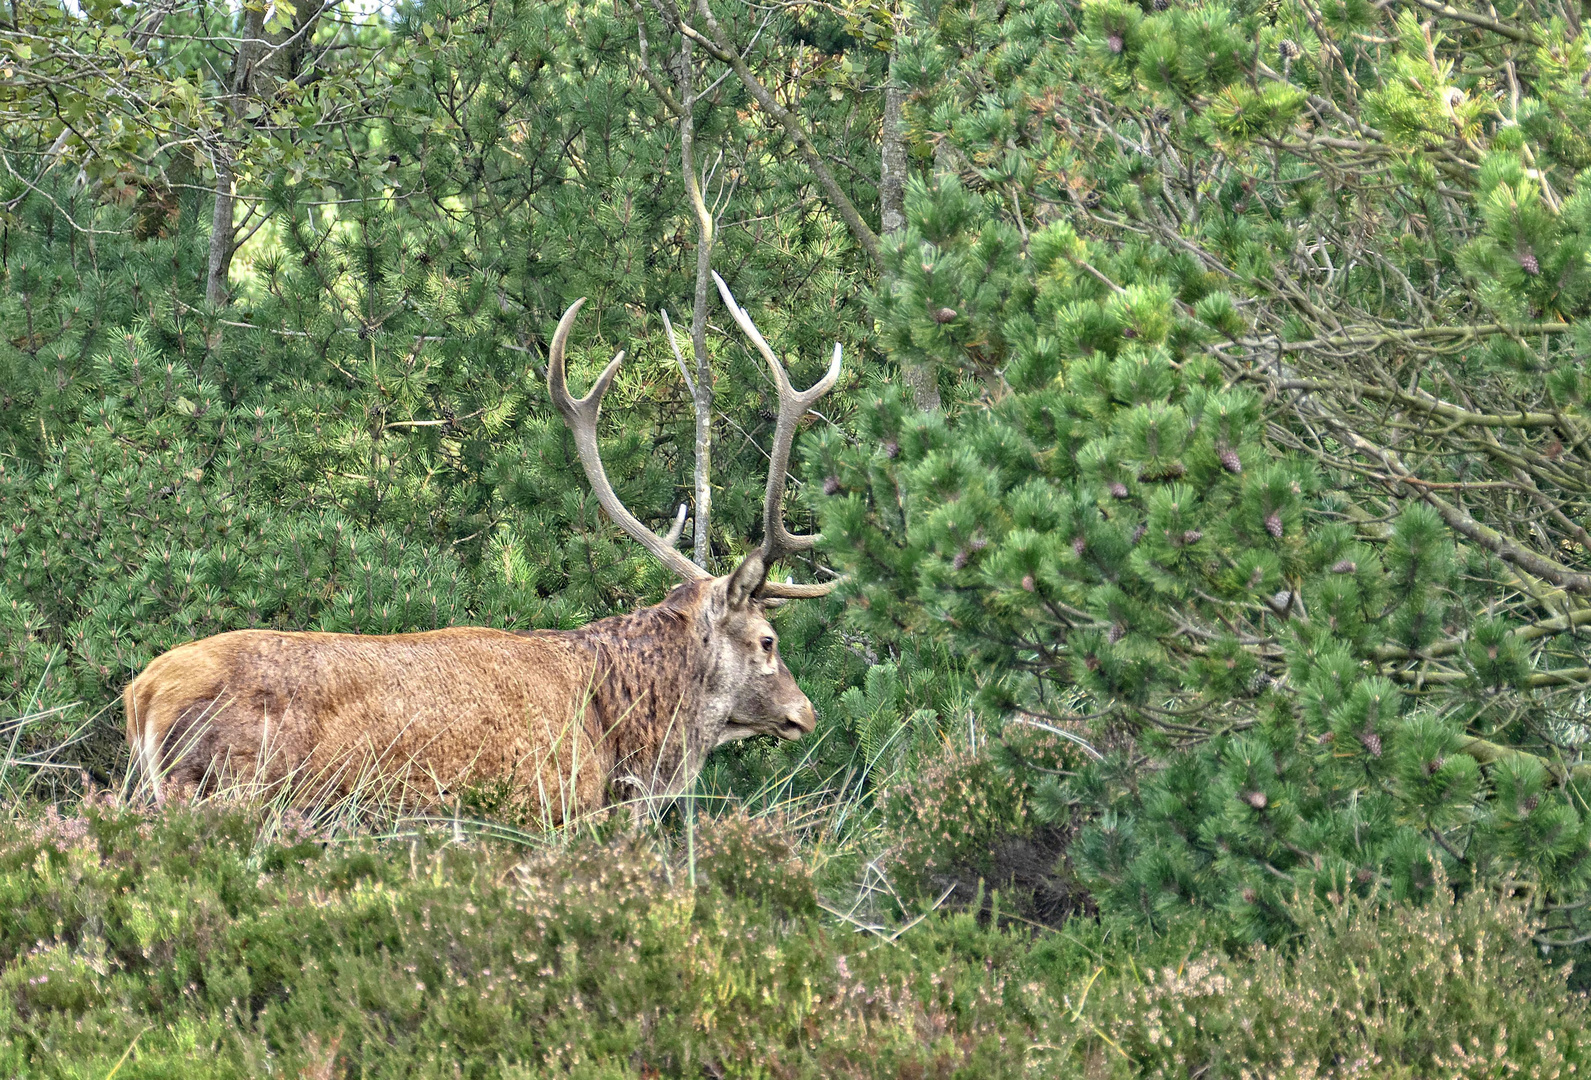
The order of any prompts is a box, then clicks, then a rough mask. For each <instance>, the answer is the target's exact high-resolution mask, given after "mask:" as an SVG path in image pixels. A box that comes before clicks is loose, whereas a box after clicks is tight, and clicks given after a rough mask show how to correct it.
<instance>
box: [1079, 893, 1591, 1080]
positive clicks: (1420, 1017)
mask: <svg viewBox="0 0 1591 1080" xmlns="http://www.w3.org/2000/svg"><path fill="white" fill-rule="evenodd" d="M1295 915H1296V918H1297V920H1298V922H1299V924H1300V926H1301V928H1302V934H1301V937H1300V939H1299V940H1298V941H1297V942H1296V944H1294V945H1293V946H1292V947H1281V948H1269V947H1254V948H1253V949H1251V950H1249V951H1246V952H1244V953H1241V954H1239V955H1236V956H1231V955H1227V954H1224V953H1222V952H1219V951H1215V950H1208V951H1198V950H1194V949H1190V950H1189V953H1188V954H1186V959H1185V960H1183V961H1182V962H1179V963H1174V964H1166V965H1165V966H1160V967H1146V968H1145V969H1144V971H1143V972H1142V976H1141V978H1135V979H1121V980H1118V981H1115V982H1114V983H1111V984H1108V985H1107V986H1105V987H1104V988H1103V991H1102V990H1101V988H1096V989H1095V991H1094V997H1093V999H1092V1000H1093V1002H1094V1003H1095V1004H1097V1007H1098V1010H1099V1011H1098V1013H1097V1018H1096V1019H1095V1021H1094V1022H1095V1023H1096V1024H1097V1025H1098V1031H1099V1033H1100V1035H1101V1037H1102V1038H1106V1039H1109V1040H1110V1042H1109V1043H1108V1044H1107V1045H1108V1046H1112V1047H1114V1053H1113V1055H1112V1056H1114V1057H1115V1058H1116V1059H1117V1064H1118V1065H1119V1066H1120V1067H1121V1072H1122V1074H1123V1075H1135V1076H1151V1077H1186V1076H1202V1077H1208V1078H1211V1080H1214V1078H1216V1077H1274V1076H1289V1077H1356V1076H1377V1077H1380V1076H1442V1077H1483V1076H1484V1077H1491V1076H1532V1077H1549V1076H1568V1075H1574V1074H1576V1073H1577V1072H1578V1071H1579V1070H1582V1069H1584V1068H1585V1066H1586V1064H1587V1062H1588V1061H1591V1033H1588V1032H1587V1031H1586V1030H1585V1028H1586V1023H1587V1019H1588V1013H1587V1008H1586V1000H1585V997H1584V995H1582V994H1579V993H1575V992H1571V991H1569V990H1568V989H1567V987H1566V986H1565V983H1566V980H1567V977H1568V968H1567V966H1566V965H1565V966H1562V967H1558V968H1553V967H1551V966H1549V965H1548V964H1546V963H1544V962H1543V961H1542V959H1541V957H1540V956H1539V954H1538V953H1537V952H1536V949H1535V947H1534V945H1533V943H1532V941H1531V933H1532V928H1531V926H1530V924H1529V922H1528V920H1527V917H1526V911H1525V909H1524V908H1523V907H1522V906H1520V905H1519V904H1516V903H1500V902H1498V901H1497V900H1495V899H1494V898H1493V897H1491V896H1490V895H1488V894H1485V893H1472V894H1471V895H1469V896H1467V897H1465V898H1463V899H1460V900H1458V901H1456V902H1453V903H1448V902H1437V903H1431V904H1427V905H1422V906H1414V905H1409V904H1400V905H1388V906H1376V905H1373V904H1368V903H1364V902H1362V901H1354V902H1351V903H1330V904H1327V905H1325V906H1320V907H1313V908H1302V909H1299V910H1298V911H1296V913H1295ZM1107 1052H1108V1051H1107Z"/></svg>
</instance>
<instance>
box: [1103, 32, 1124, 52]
mask: <svg viewBox="0 0 1591 1080" xmlns="http://www.w3.org/2000/svg"><path fill="white" fill-rule="evenodd" d="M1125 44H1126V42H1124V41H1123V40H1122V37H1121V35H1120V34H1112V35H1110V37H1108V38H1106V39H1105V47H1106V48H1107V49H1109V50H1110V51H1111V52H1112V53H1120V52H1121V50H1122V46H1123V45H1125Z"/></svg>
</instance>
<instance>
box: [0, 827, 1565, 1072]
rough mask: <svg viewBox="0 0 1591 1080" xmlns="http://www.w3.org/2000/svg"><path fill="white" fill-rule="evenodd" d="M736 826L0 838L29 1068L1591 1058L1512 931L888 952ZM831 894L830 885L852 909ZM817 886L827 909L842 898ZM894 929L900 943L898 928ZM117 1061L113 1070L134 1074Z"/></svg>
mask: <svg viewBox="0 0 1591 1080" xmlns="http://www.w3.org/2000/svg"><path fill="white" fill-rule="evenodd" d="M793 839H794V834H792V833H790V832H789V831H788V829H787V828H785V827H781V826H778V825H776V824H775V823H774V822H772V821H771V820H768V819H753V818H747V817H745V816H744V815H729V816H727V817H726V818H725V819H724V820H722V821H719V822H716V823H710V824H707V825H705V826H704V827H703V829H702V830H701V831H700V832H699V833H698V834H697V837H696V843H695V873H696V878H695V880H696V887H695V888H693V887H692V884H691V878H690V858H689V852H688V845H687V844H686V843H685V837H684V835H683V834H672V835H670V834H659V835H641V834H631V835H628V836H615V837H610V838H607V839H604V838H602V837H600V836H595V835H591V836H587V837H585V838H574V837H565V838H563V839H562V840H559V841H556V842H554V843H552V844H550V845H549V846H546V847H544V848H543V849H542V850H541V851H539V852H531V853H527V852H526V851H525V850H524V849H521V848H514V847H510V846H504V845H492V844H486V843H483V842H479V841H474V842H462V843H461V842H459V840H458V838H457V835H456V834H455V833H454V832H453V831H452V830H451V829H444V830H441V831H439V832H437V833H436V834H429V833H424V832H422V833H409V834H405V835H402V836H394V837H392V838H389V839H385V840H377V839H370V838H366V839H352V838H348V837H342V838H334V837H329V836H326V835H323V834H320V833H318V832H316V831H315V830H314V829H313V828H312V827H311V826H310V825H309V824H308V823H306V822H304V821H301V820H298V819H295V818H293V817H292V816H291V815H289V816H288V817H287V818H282V817H280V816H269V815H267V816H264V817H261V816H260V815H258V814H255V813H251V812H248V811H245V810H242V809H236V808H234V809H230V810H227V809H218V808H213V807H211V808H205V807H174V808H171V809H168V810H167V811H165V812H163V813H160V814H144V813H136V812H132V811H129V810H125V809H121V808H119V807H117V806H115V805H114V804H112V803H109V802H106V801H101V800H94V801H91V802H89V803H87V804H85V805H83V806H82V807H80V808H79V809H78V810H76V811H74V812H72V813H71V814H68V815H62V814H61V813H59V812H58V811H55V810H53V809H51V810H46V811H43V812H34V813H33V814H31V815H28V816H25V817H11V818H8V819H7V820H6V821H5V822H3V823H0V903H3V905H4V908H5V910H6V912H7V913H8V914H7V917H6V918H5V919H4V920H0V1070H3V1071H4V1073H5V1075H7V1076H17V1077H59V1078H63V1080H64V1078H67V1077H81V1076H85V1075H91V1076H105V1075H108V1074H109V1073H110V1072H112V1071H113V1070H114V1071H115V1074H116V1075H117V1076H118V1077H120V1078H123V1080H126V1078H129V1077H131V1078H152V1077H177V1076H181V1077H194V1078H198V1077H217V1078H219V1077H254V1076H265V1075H285V1076H344V1075H347V1076H354V1075H358V1076H369V1077H386V1076H412V1077H456V1076H467V1077H487V1076H493V1077H498V1076H501V1077H514V1076H542V1075H550V1074H555V1075H571V1076H585V1077H598V1076H602V1077H656V1076H670V1077H682V1078H683V1077H699V1076H703V1075H706V1076H720V1075H721V1076H768V1077H790V1078H794V1077H803V1076H807V1077H835V1076H845V1077H928V1076H941V1077H968V1078H972V1077H978V1078H983V1077H1000V1076H1011V1077H1016V1076H1026V1075H1032V1074H1034V1073H1035V1072H1036V1073H1037V1074H1039V1075H1058V1076H1067V1075H1078V1074H1083V1075H1090V1076H1100V1077H1118V1076H1119V1077H1128V1076H1137V1075H1165V1076H1187V1075H1195V1074H1196V1075H1203V1076H1210V1077H1219V1076H1230V1077H1236V1076H1243V1075H1247V1076H1277V1075H1293V1076H1299V1077H1306V1076H1333V1077H1337V1076H1341V1077H1346V1076H1355V1075H1410V1076H1424V1075H1441V1076H1445V1077H1446V1076H1452V1077H1482V1076H1494V1075H1497V1074H1498V1073H1497V1070H1498V1069H1499V1068H1506V1069H1509V1070H1517V1075H1524V1076H1552V1075H1569V1074H1571V1073H1573V1072H1575V1071H1576V1070H1578V1069H1582V1068H1584V1067H1585V1065H1586V1059H1587V1057H1588V1056H1591V1037H1588V1036H1587V1034H1586V1031H1585V1028H1586V1021H1587V1019H1588V1017H1587V1010H1586V1006H1585V1001H1584V998H1583V997H1582V996H1581V995H1579V994H1576V993H1572V992H1569V991H1567V990H1566V989H1565V987H1564V984H1563V976H1564V972H1563V970H1561V969H1559V970H1554V969H1552V968H1550V967H1548V966H1547V965H1546V964H1544V963H1543V962H1542V960H1541V959H1540V958H1539V956H1538V955H1537V954H1536V952H1535V950H1534V948H1533V947H1532V945H1531V943H1530V941H1529V932H1530V927H1529V925H1528V923H1527V921H1526V919H1525V917H1524V914H1523V912H1522V910H1521V908H1520V907H1518V906H1517V905H1499V904H1497V903H1496V902H1495V901H1494V900H1492V899H1490V898H1488V897H1487V896H1484V895H1481V894H1475V895H1472V896H1471V897H1469V898H1467V899H1465V900H1463V901H1461V902H1459V903H1457V904H1452V903H1442V904H1433V905H1431V906H1429V907H1426V908H1424V909H1411V908H1395V909H1392V910H1385V909H1381V908H1378V907H1377V906H1375V905H1365V904H1357V903H1356V904H1351V905H1349V906H1338V905H1337V903H1336V902H1335V901H1331V900H1328V901H1324V902H1322V903H1321V904H1319V905H1318V906H1305V907H1303V908H1300V909H1298V911H1297V912H1296V913H1295V915H1296V920H1297V922H1298V924H1299V925H1300V926H1301V928H1302V930H1301V937H1300V940H1299V942H1298V943H1297V944H1296V946H1294V947H1293V948H1289V949H1280V950H1276V949H1270V948H1266V947H1256V948H1254V949H1253V950H1252V951H1248V952H1240V953H1238V954H1236V955H1229V954H1227V953H1224V952H1222V951H1220V950H1219V949H1210V948H1206V947H1204V946H1201V945H1200V944H1199V942H1200V941H1201V940H1205V938H1206V935H1208V934H1209V933H1210V932H1211V930H1212V929H1215V934H1214V937H1215V938H1217V939H1219V938H1220V937H1221V936H1222V934H1221V931H1219V929H1218V928H1211V927H1206V926H1199V925H1187V926H1178V927H1177V928H1175V929H1174V930H1173V932H1171V933H1169V934H1165V935H1160V936H1143V935H1140V934H1138V933H1136V932H1135V931H1133V930H1132V929H1131V927H1129V926H1127V925H1124V924H1120V923H1111V922H1106V923H1104V924H1095V923H1092V922H1090V921H1088V920H1074V921H1073V922H1072V923H1070V924H1068V926H1067V927H1066V929H1065V930H1064V932H1059V933H1058V932H1053V931H1045V932H1036V931H1034V930H1033V928H1032V927H1031V926H1028V925H1026V924H1022V923H1014V924H1013V923H1012V922H1011V921H1010V920H1006V919H1004V918H1003V917H1002V916H1001V915H999V914H998V913H997V912H995V913H991V914H993V915H994V918H993V919H992V920H991V919H982V920H980V919H979V918H978V917H976V916H975V915H973V914H970V913H961V914H955V913H946V912H944V911H940V912H937V913H931V914H928V915H927V917H925V918H913V919H912V920H909V922H908V923H905V924H885V925H882V926H877V927H875V928H874V929H872V930H870V931H863V930H861V929H860V924H861V922H862V920H860V919H856V918H854V917H849V916H847V917H843V918H839V919H836V918H835V917H833V916H831V915H829V914H827V913H825V912H823V911H821V910H820V908H819V907H818V906H817V905H820V904H821V905H823V906H824V907H828V908H830V909H832V910H834V911H836V912H840V913H841V914H842V915H843V913H844V911H845V910H846V909H850V910H851V911H853V912H854V911H856V910H857V906H856V904H855V903H853V902H846V901H844V900H842V899H841V896H842V895H843V894H844V889H845V886H844V883H843V882H842V881H840V880H827V879H825V878H824V877H823V876H822V875H820V876H819V877H818V878H814V876H813V868H812V865H811V864H809V863H808V862H806V861H805V860H804V858H803V856H802V855H801V854H799V853H798V852H797V849H796V848H795V847H793V846H792V844H793ZM836 889H839V890H841V892H839V893H836V892H834V891H833V890H836ZM825 895H826V898H825ZM891 925H894V927H895V928H893V929H892V928H891ZM118 1063H119V1065H118Z"/></svg>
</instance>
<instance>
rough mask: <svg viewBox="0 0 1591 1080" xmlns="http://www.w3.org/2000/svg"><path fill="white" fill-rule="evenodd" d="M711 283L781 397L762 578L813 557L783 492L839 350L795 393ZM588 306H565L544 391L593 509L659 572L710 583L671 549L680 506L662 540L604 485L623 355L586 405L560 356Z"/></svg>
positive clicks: (778, 589) (765, 512)
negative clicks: (576, 458)
mask: <svg viewBox="0 0 1591 1080" xmlns="http://www.w3.org/2000/svg"><path fill="white" fill-rule="evenodd" d="M713 280H714V281H716V282H718V293H719V295H720V296H722V297H723V298H724V304H725V306H726V307H728V308H729V311H730V314H732V315H733V316H734V317H735V322H737V323H739V324H740V328H741V329H742V330H744V331H745V332H746V335H747V336H748V337H750V338H751V340H752V342H753V343H754V344H755V345H756V346H757V351H758V352H760V353H762V357H763V359H764V360H766V361H767V362H768V370H769V372H771V373H772V375H773V384H774V387H775V389H776V390H777V391H778V394H779V419H778V422H777V423H776V424H775V425H774V432H773V450H772V452H771V453H770V454H769V462H768V490H767V492H766V494H765V495H764V497H763V503H762V519H763V521H762V524H763V538H762V548H761V550H760V551H759V552H757V553H756V554H757V557H759V558H760V559H761V561H762V565H763V568H764V571H763V572H764V573H766V568H767V567H770V566H772V565H773V564H774V563H776V562H778V561H779V560H780V559H782V558H784V557H785V556H787V555H793V554H796V553H797V552H802V551H807V550H810V549H811V547H812V545H813V544H815V543H817V537H816V536H792V535H791V534H790V531H789V530H788V529H786V528H785V526H784V505H783V504H784V486H785V481H786V478H787V474H788V473H789V469H790V444H791V443H792V442H793V441H794V440H795V431H796V424H798V423H800V421H801V418H802V417H803V416H805V415H806V414H807V410H808V409H810V408H811V407H812V403H813V402H814V401H816V400H817V399H818V398H820V397H822V396H823V395H824V394H826V393H828V391H829V389H830V388H831V387H833V386H834V383H835V381H836V380H837V379H838V378H839V377H840V346H839V344H838V343H836V344H835V346H834V360H833V362H832V363H830V364H829V370H828V372H827V374H825V375H824V376H823V378H821V379H819V380H818V381H817V383H816V384H815V385H813V386H812V387H811V388H810V389H808V390H804V391H801V392H800V393H797V392H796V391H795V389H793V388H792V387H791V385H790V374H789V372H787V371H785V368H784V365H783V364H781V363H780V362H779V360H778V358H777V357H775V356H774V354H773V350H772V349H770V348H769V347H768V343H767V341H765V340H763V336H762V334H761V333H760V332H759V331H758V330H757V327H756V325H755V324H754V323H753V322H752V321H751V316H750V315H747V314H746V311H745V309H744V308H742V307H741V306H740V305H739V304H738V303H736V302H735V298H734V296H733V295H732V294H731V293H730V291H729V286H728V285H725V284H724V279H723V278H721V277H719V276H718V275H717V274H714V275H713ZM585 302H586V298H585V297H583V296H582V297H581V298H580V299H578V300H576V301H575V302H574V303H572V304H570V305H569V310H568V311H565V312H564V313H563V318H562V319H560V320H558V329H557V331H556V332H555V333H554V334H553V336H552V346H551V347H550V348H549V349H548V350H547V387H548V389H550V390H551V391H552V403H553V405H554V406H556V407H557V409H558V412H559V414H560V415H561V416H562V417H563V419H564V423H565V424H567V425H568V426H569V430H570V431H571V432H573V433H574V437H575V449H576V451H577V452H578V453H579V455H580V464H581V466H582V467H583V468H584V469H585V472H586V479H587V480H589V481H590V482H591V489H592V490H593V491H595V492H596V494H597V502H599V503H600V504H601V505H602V509H604V510H606V511H607V512H608V517H610V518H612V519H613V521H614V523H615V524H616V525H618V526H619V528H621V529H623V530H624V531H625V532H626V533H627V534H629V536H630V537H632V538H633V539H634V540H636V541H638V542H639V543H640V544H641V546H643V547H645V548H646V550H648V551H650V552H651V553H652V554H653V555H654V556H655V557H656V558H657V559H658V561H659V562H661V563H662V564H663V565H664V566H666V567H668V568H669V569H670V570H672V571H674V573H676V574H678V575H679V576H680V577H682V578H684V579H685V580H687V581H692V580H696V579H699V578H706V577H711V576H712V575H710V574H709V573H708V572H707V571H706V570H704V569H702V568H701V567H699V566H697V565H696V564H695V563H693V562H691V561H690V560H689V559H687V558H686V557H685V556H684V555H683V554H682V553H681V552H680V551H678V550H677V549H676V548H675V547H674V544H675V543H676V542H677V541H678V540H679V537H680V533H681V531H682V530H683V529H684V527H685V507H684V506H683V505H681V506H680V508H679V513H678V514H677V515H676V516H675V518H674V526H673V528H671V529H670V530H669V531H668V533H667V535H664V536H659V535H658V534H657V533H655V532H653V531H652V530H651V529H648V528H647V527H646V526H645V525H643V524H641V522H640V521H639V520H638V519H637V518H636V516H635V515H634V514H632V513H630V511H629V510H627V509H625V507H624V504H623V503H621V502H620V501H619V497H618V495H617V494H615V493H614V490H613V485H612V484H610V483H609V482H608V474H607V470H605V469H604V468H603V467H602V455H601V453H600V452H599V451H598V449H597V414H598V412H599V411H600V410H601V408H602V395H603V394H606V393H607V392H608V387H609V386H610V385H612V383H613V377H614V376H615V375H617V374H618V373H619V365H620V364H622V363H623V362H624V353H622V352H620V353H619V354H618V355H616V356H615V357H614V358H613V359H612V360H611V361H610V362H609V363H608V366H607V367H605V368H603V369H602V374H601V375H598V376H597V380H596V382H594V383H592V384H591V389H590V390H589V391H587V393H586V396H585V397H583V398H576V397H574V396H573V395H571V394H570V393H569V383H568V374H567V370H566V368H565V365H564V349H565V347H566V346H567V344H568V341H569V331H570V329H571V328H572V327H573V326H574V321H575V314H576V313H577V312H579V310H580V307H581V305H582V304H584V303H585ZM838 584H839V580H838V579H836V580H834V581H826V582H823V583H821V584H815V585H796V584H793V583H790V582H780V581H764V582H763V584H762V587H761V588H760V589H759V590H758V595H760V596H762V597H766V598H768V599H790V600H794V599H800V598H804V597H812V596H826V595H827V594H829V593H831V592H833V591H834V589H835V586H837V585H838Z"/></svg>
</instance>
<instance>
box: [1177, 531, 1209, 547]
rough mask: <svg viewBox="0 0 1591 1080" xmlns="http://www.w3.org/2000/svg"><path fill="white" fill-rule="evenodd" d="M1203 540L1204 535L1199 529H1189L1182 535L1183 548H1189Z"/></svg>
mask: <svg viewBox="0 0 1591 1080" xmlns="http://www.w3.org/2000/svg"><path fill="white" fill-rule="evenodd" d="M1203 539H1204V534H1203V533H1202V532H1200V531H1199V530H1198V529H1189V530H1188V531H1187V532H1185V533H1183V534H1182V546H1183V547H1187V546H1188V545H1189V544H1197V543H1198V542H1199V541H1200V540H1203Z"/></svg>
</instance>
